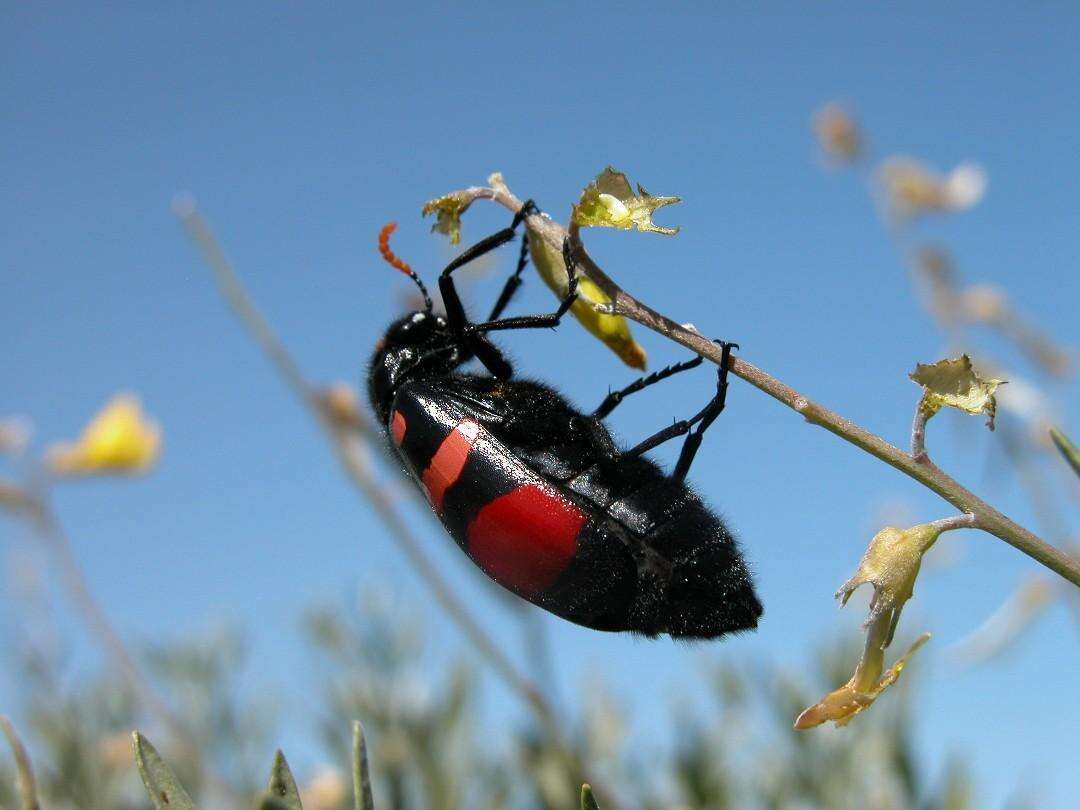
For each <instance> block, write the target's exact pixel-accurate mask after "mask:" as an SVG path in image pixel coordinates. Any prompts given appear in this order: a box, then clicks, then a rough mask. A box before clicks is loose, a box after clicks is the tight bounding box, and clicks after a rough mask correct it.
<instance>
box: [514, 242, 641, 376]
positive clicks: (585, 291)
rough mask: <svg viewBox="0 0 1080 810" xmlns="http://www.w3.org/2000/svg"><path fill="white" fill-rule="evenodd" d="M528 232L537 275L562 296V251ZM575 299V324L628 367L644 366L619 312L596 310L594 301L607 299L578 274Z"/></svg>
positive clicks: (573, 311) (565, 281) (563, 281)
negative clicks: (617, 313)
mask: <svg viewBox="0 0 1080 810" xmlns="http://www.w3.org/2000/svg"><path fill="white" fill-rule="evenodd" d="M528 233H529V252H530V254H531V255H532V260H533V264H535V265H536V270H537V272H538V273H539V274H540V278H542V279H543V280H544V283H545V284H547V285H548V287H550V288H551V290H552V292H554V293H555V295H556V296H558V297H560V298H562V297H563V296H565V295H566V289H567V276H566V263H565V262H564V261H563V257H562V253H561V252H559V251H557V250H555V249H553V248H552V247H550V246H549V245H548V244H547V242H545V241H544V240H543V239H542V238H541V237H539V236H537V235H535V234H534V233H533V232H532V231H531V230H530V231H529V232H528ZM577 289H578V298H577V300H576V301H575V302H574V303H573V305H572V306H571V307H570V314H571V315H573V316H574V317H575V318H576V319H577V321H578V323H580V324H581V325H582V326H584V327H585V329H586V330H587V331H588V332H589V333H590V334H592V335H594V336H595V337H597V338H599V339H600V340H601V341H602V342H603V343H604V345H606V346H607V347H608V348H609V349H611V350H612V351H613V352H615V354H617V355H618V356H619V358H620V359H621V360H622V361H623V362H624V363H626V365H628V366H630V367H631V368H637V369H644V368H645V362H646V356H645V350H644V349H642V348H641V346H640V345H639V344H638V343H637V341H635V340H634V337H633V335H631V334H630V325H629V324H628V323H627V321H626V318H624V317H622V316H621V315H608V314H606V313H601V312H597V311H596V305H597V304H607V303H610V302H611V299H610V298H608V296H607V295H605V294H604V292H603V291H602V290H601V289H600V288H599V287H598V286H597V285H596V284H594V283H593V282H592V281H591V280H590V279H588V278H586V277H585V276H579V277H578V288H577Z"/></svg>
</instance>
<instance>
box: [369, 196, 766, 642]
mask: <svg viewBox="0 0 1080 810" xmlns="http://www.w3.org/2000/svg"><path fill="white" fill-rule="evenodd" d="M538 213H539V211H538V209H537V208H536V206H535V205H534V204H533V203H532V202H531V201H530V202H527V203H525V205H524V206H522V208H521V210H520V211H518V213H517V214H516V215H515V216H514V219H513V222H512V224H511V225H510V227H508V228H505V229H503V230H501V231H499V232H498V233H495V234H493V235H491V236H489V237H488V238H486V239H484V240H482V241H480V242H478V243H477V244H476V245H473V246H472V247H471V248H469V249H468V250H465V251H464V252H463V253H462V254H461V255H460V256H458V257H457V258H456V259H454V260H453V261H452V262H451V263H450V264H449V265H448V266H447V267H446V269H445V270H443V272H442V274H441V275H440V277H439V290H440V292H441V293H442V299H443V303H444V305H445V308H446V315H445V317H444V316H442V315H437V314H435V313H434V312H433V309H432V302H431V298H430V297H429V295H428V293H427V290H426V289H425V288H424V284H423V282H422V281H421V280H420V278H419V277H418V276H417V274H416V273H415V272H413V270H412V269H411V268H409V266H408V265H406V264H405V263H404V262H402V261H401V260H400V259H398V258H397V257H396V256H394V255H393V253H391V251H390V248H389V244H388V240H389V235H390V232H391V231H392V230H393V227H394V226H392V225H390V226H387V227H386V228H385V229H384V230H383V232H382V233H381V234H380V245H379V246H380V251H381V252H382V254H383V256H384V258H386V259H387V261H389V262H390V263H391V264H393V265H394V266H395V267H397V268H398V269H399V270H401V271H402V272H403V273H405V274H406V275H408V276H409V277H410V278H411V279H412V280H413V282H414V283H415V284H416V285H417V287H418V288H419V290H420V293H421V294H422V295H423V298H424V309H422V310H419V311H417V312H413V313H411V314H409V315H406V316H405V317H403V318H401V319H399V320H397V321H395V322H394V323H393V324H391V325H390V327H389V329H387V331H386V335H385V337H384V338H383V339H382V340H381V341H380V342H379V344H378V347H377V348H376V351H375V354H374V357H373V358H372V362H371V367H370V371H369V375H368V391H369V395H370V398H371V402H372V405H373V406H374V408H375V411H376V413H377V414H378V417H379V421H380V422H381V424H382V425H383V426H384V427H385V429H386V433H387V438H388V440H389V442H390V443H391V445H392V446H393V448H394V449H395V450H396V452H397V454H398V456H399V457H400V459H401V460H402V461H403V462H404V465H405V467H406V469H407V470H408V472H409V473H410V474H411V475H412V476H413V478H414V479H415V481H416V482H417V484H418V485H419V486H420V488H421V490H422V491H423V492H424V494H425V495H426V496H427V499H428V501H429V502H430V504H431V507H432V509H433V510H434V511H435V513H436V514H437V515H438V516H439V519H440V520H441V521H442V522H443V525H445V526H446V529H447V531H448V532H449V533H450V535H451V536H452V537H453V538H454V540H455V541H456V542H457V544H458V545H459V546H460V547H461V548H462V550H463V551H464V552H465V553H466V554H467V555H468V556H469V557H470V559H472V561H473V562H474V563H475V564H476V565H477V566H479V567H480V568H481V569H482V570H483V571H484V572H486V573H487V574H488V576H490V577H491V578H492V579H494V580H495V581H496V582H498V583H499V584H500V585H502V586H503V587H505V588H507V589H509V590H510V591H512V592H513V593H515V594H517V595H518V596H521V597H523V598H525V599H527V600H529V601H530V602H532V603H534V604H536V605H538V606H540V607H542V608H544V609H545V610H548V611H550V612H552V613H554V614H556V615H558V616H561V617H563V618H564V619H568V620H569V621H572V622H575V623H577V624H580V625H583V626H585V627H591V628H594V629H596V630H611V631H631V632H635V633H641V634H643V635H646V636H656V635H659V634H668V635H670V636H672V637H676V638H716V637H719V636H721V635H724V634H726V633H731V632H737V631H741V630H748V629H752V628H754V627H756V626H757V621H758V618H759V617H760V616H761V612H762V608H761V603H760V602H758V600H757V597H756V596H755V594H754V588H753V583H752V581H751V577H750V573H749V571H748V570H747V567H746V564H745V562H744V561H743V559H742V556H741V555H740V553H739V549H738V546H737V544H736V541H735V539H734V538H733V537H732V536H731V534H730V532H729V531H728V529H727V528H726V527H725V526H724V524H723V522H721V520H720V518H719V517H717V516H716V515H715V514H714V513H713V512H711V511H710V510H709V509H708V507H706V506H705V505H704V504H703V503H702V501H701V499H700V498H699V497H698V496H697V494H695V493H694V492H693V490H691V489H690V487H689V486H687V484H686V483H685V477H686V474H687V472H688V470H689V469H690V464H691V462H692V461H693V459H694V455H695V453H696V452H697V449H698V447H699V446H700V444H701V439H702V435H703V434H704V432H705V430H706V429H707V428H708V427H709V425H710V424H711V423H712V422H713V420H714V419H716V417H717V416H718V415H719V414H720V411H721V410H723V407H724V396H725V393H726V390H727V361H728V358H729V356H730V352H731V349H732V345H733V344H726V343H721V344H720V345H721V347H722V351H723V360H724V362H723V363H721V365H720V369H719V371H718V375H717V387H716V393H715V396H714V397H713V398H712V399H711V400H710V401H709V403H708V404H707V405H706V406H705V407H704V408H702V409H701V411H699V412H698V413H697V414H696V415H694V416H692V417H690V418H689V419H686V420H683V421H680V422H676V423H675V424H673V425H671V426H670V427H667V428H665V429H664V430H661V431H659V432H658V433H656V434H655V435H653V436H651V437H650V438H648V439H645V440H644V441H643V442H641V443H640V444H638V445H636V446H635V447H633V448H632V449H630V450H620V449H619V448H618V447H617V446H616V445H615V443H614V441H613V440H612V438H611V435H610V433H609V432H608V430H607V428H606V427H605V426H604V424H603V422H602V421H601V420H602V419H603V418H604V417H606V416H607V415H608V414H610V413H611V412H612V411H613V410H614V409H615V408H616V406H618V404H619V403H620V402H621V401H622V400H623V398H624V397H626V396H628V395H629V394H632V393H635V392H637V391H640V390H641V389H643V388H645V387H647V386H649V385H652V384H653V383H655V382H659V381H660V380H662V379H665V378H667V377H670V376H672V375H673V374H677V373H679V372H681V371H686V370H688V369H691V368H694V367H696V366H698V365H700V364H701V362H702V358H700V357H696V358H694V359H692V360H688V361H686V362H683V363H677V364H675V365H672V366H669V367H667V368H665V369H662V370H661V371H658V372H655V373H653V374H651V375H647V376H645V377H642V378H641V379H639V380H638V381H636V382H634V383H633V384H631V385H629V386H627V387H626V388H624V389H622V390H621V391H615V392H612V393H610V394H608V396H607V398H606V399H605V400H604V401H603V403H602V404H601V405H600V407H599V408H597V409H596V410H595V411H593V412H591V413H585V412H582V411H579V410H578V409H576V408H574V407H573V406H572V405H570V404H569V403H568V402H567V401H566V399H564V398H563V397H562V396H561V395H560V394H559V393H558V392H557V391H555V390H554V389H553V388H552V387H550V386H548V385H544V384H542V383H538V382H534V381H530V380H522V379H517V378H513V369H512V367H511V365H510V363H509V362H508V361H507V360H506V358H505V357H504V356H503V355H502V353H501V352H500V351H499V349H498V348H497V347H496V346H495V344H494V343H492V342H491V341H490V340H489V339H488V337H487V333H489V332H494V331H498V330H503V329H533V328H549V327H553V326H556V325H557V324H558V323H559V320H560V318H561V317H562V316H563V315H564V314H565V313H566V312H567V310H568V309H569V308H570V306H571V304H573V302H574V300H575V299H576V297H577V289H576V288H577V278H576V273H575V270H574V262H573V259H572V256H571V255H570V251H569V248H568V245H566V244H564V249H563V254H564V258H565V259H566V266H567V270H568V273H569V284H568V291H567V294H566V297H565V298H564V299H563V300H562V302H561V304H560V305H559V308H558V309H557V310H556V311H555V312H554V313H551V314H548V315H533V316H522V317H510V318H502V317H501V316H502V314H503V311H504V309H505V308H506V306H507V304H508V303H509V302H510V299H511V298H512V297H513V294H514V291H515V290H516V289H517V287H518V286H519V285H520V284H521V273H522V270H523V269H524V268H525V265H526V262H527V261H528V256H527V252H526V251H527V243H526V241H525V240H524V239H523V241H522V247H521V254H520V257H519V260H518V264H517V269H516V271H515V273H514V274H513V275H512V276H511V278H510V280H509V281H508V282H507V284H506V286H505V288H504V289H503V291H502V294H501V295H500V296H499V299H498V301H497V302H496V304H495V306H494V308H493V309H492V311H491V314H490V315H489V316H488V319H487V320H486V321H483V322H478V323H474V322H472V321H470V320H469V319H468V317H467V316H466V314H465V309H464V307H463V305H462V303H461V299H460V297H459V296H458V294H457V291H456V289H455V287H454V281H453V278H452V274H453V272H454V271H455V270H457V269H458V268H459V267H461V266H463V265H465V264H467V263H468V262H470V261H472V260H473V259H476V258H477V257H479V256H481V255H482V254H484V253H487V252H488V251H490V250H493V249H495V248H497V247H499V246H500V245H502V244H504V243H506V242H508V241H510V240H511V239H513V238H514V234H515V231H516V229H517V227H518V226H519V225H521V223H522V222H523V221H524V220H525V218H526V217H527V216H529V215H532V214H538ZM474 358H475V359H476V360H479V361H480V363H481V364H482V365H483V366H485V367H486V369H487V370H488V372H490V376H488V375H483V374H473V373H468V372H463V371H460V370H459V369H460V367H461V366H462V365H464V364H465V363H467V362H468V361H470V360H472V359H474ZM681 435H685V436H686V439H685V443H684V444H683V449H682V453H681V454H680V456H679V460H678V462H677V463H676V465H675V469H674V471H673V472H672V473H671V474H670V475H668V474H665V473H664V472H663V471H662V470H661V469H660V468H659V467H658V466H657V465H656V464H654V463H653V462H651V461H649V460H648V459H646V458H644V457H643V454H644V453H645V452H646V451H648V450H651V449H652V448H654V447H656V446H658V445H659V444H661V443H663V442H665V441H668V440H669V439H672V438H675V437H676V436H681Z"/></svg>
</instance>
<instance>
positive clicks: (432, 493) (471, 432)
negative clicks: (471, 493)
mask: <svg viewBox="0 0 1080 810" xmlns="http://www.w3.org/2000/svg"><path fill="white" fill-rule="evenodd" d="M479 433H480V426H479V425H478V424H476V422H469V421H464V422H462V423H461V424H459V425H458V426H457V427H456V428H454V429H453V430H452V431H451V432H450V435H449V436H447V437H446V438H445V439H443V442H442V444H440V445H439V449H438V450H436V451H435V455H434V456H432V457H431V464H429V465H428V468H427V469H426V470H424V474H423V476H421V478H420V480H421V481H422V482H423V484H424V489H426V490H427V493H428V498H429V499H430V500H431V505H432V506H434V507H435V511H436V512H442V506H443V498H444V497H445V496H446V490H448V489H449V488H450V487H452V486H453V485H454V483H455V482H456V481H457V480H458V478H459V477H460V476H461V471H462V470H463V469H465V462H466V461H468V459H469V451H470V450H472V446H473V442H474V441H475V440H476V437H477V435H479Z"/></svg>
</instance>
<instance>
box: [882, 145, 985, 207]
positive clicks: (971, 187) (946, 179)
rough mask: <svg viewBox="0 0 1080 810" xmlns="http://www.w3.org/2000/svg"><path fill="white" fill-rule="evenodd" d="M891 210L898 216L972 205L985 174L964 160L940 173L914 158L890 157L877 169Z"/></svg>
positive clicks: (980, 193)
mask: <svg viewBox="0 0 1080 810" xmlns="http://www.w3.org/2000/svg"><path fill="white" fill-rule="evenodd" d="M879 175H880V177H881V182H882V184H883V185H884V187H885V192H886V194H887V196H888V201H889V208H890V210H891V211H892V212H893V213H894V214H896V215H897V216H901V217H913V216H917V215H919V214H925V213H930V212H934V211H963V210H966V209H968V208H971V207H972V206H973V205H975V204H976V203H977V202H978V201H979V200H980V199H982V196H983V194H984V192H985V191H986V173H985V172H984V171H983V170H982V169H981V168H980V167H978V166H976V165H974V164H971V163H964V164H961V165H959V166H957V167H956V168H955V169H953V170H952V171H951V172H949V174H947V175H940V174H938V173H937V172H935V171H933V170H931V169H929V168H927V167H926V166H925V165H923V164H922V163H920V162H919V161H917V160H913V159H912V158H906V157H892V158H889V159H888V160H886V161H885V162H884V163H883V164H882V166H881V168H880V170H879Z"/></svg>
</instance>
